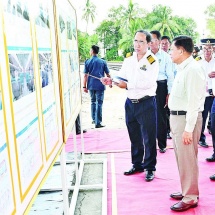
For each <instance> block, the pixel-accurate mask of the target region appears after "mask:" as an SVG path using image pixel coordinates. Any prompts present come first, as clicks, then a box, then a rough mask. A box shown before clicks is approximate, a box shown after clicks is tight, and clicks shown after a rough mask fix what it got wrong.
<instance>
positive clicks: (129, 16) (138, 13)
mask: <svg viewBox="0 0 215 215" xmlns="http://www.w3.org/2000/svg"><path fill="white" fill-rule="evenodd" d="M144 14H145V11H144V10H143V9H141V8H140V7H139V5H138V4H137V3H133V2H132V0H128V7H127V8H125V7H123V10H122V19H121V26H122V27H123V28H128V27H129V24H130V22H131V21H134V20H135V19H137V18H143V16H144Z"/></svg>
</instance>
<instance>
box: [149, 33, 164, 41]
mask: <svg viewBox="0 0 215 215" xmlns="http://www.w3.org/2000/svg"><path fill="white" fill-rule="evenodd" d="M150 33H151V34H155V35H156V36H157V38H158V40H160V39H161V33H160V31H150Z"/></svg>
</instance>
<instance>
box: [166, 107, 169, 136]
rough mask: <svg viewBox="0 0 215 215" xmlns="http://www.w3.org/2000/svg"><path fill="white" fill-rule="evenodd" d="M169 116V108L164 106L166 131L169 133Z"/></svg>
mask: <svg viewBox="0 0 215 215" xmlns="http://www.w3.org/2000/svg"><path fill="white" fill-rule="evenodd" d="M169 118H170V109H169V108H168V107H166V129H167V133H168V134H169V133H170V123H169Z"/></svg>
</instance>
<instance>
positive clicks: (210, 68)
mask: <svg viewBox="0 0 215 215" xmlns="http://www.w3.org/2000/svg"><path fill="white" fill-rule="evenodd" d="M201 58H202V59H201V60H199V61H198V62H199V63H200V64H201V66H202V67H203V69H204V70H205V74H206V78H207V82H206V90H205V91H206V92H205V96H206V97H207V96H210V94H209V93H208V89H212V79H211V78H209V77H208V74H209V73H211V72H212V71H215V70H213V68H214V66H215V58H212V59H211V60H210V61H209V62H207V61H206V60H205V58H204V56H202V57H201Z"/></svg>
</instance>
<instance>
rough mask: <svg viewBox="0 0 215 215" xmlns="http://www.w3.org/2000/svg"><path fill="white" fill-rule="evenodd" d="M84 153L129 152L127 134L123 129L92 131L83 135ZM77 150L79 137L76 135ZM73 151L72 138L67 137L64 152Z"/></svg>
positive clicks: (79, 145) (79, 147)
mask: <svg viewBox="0 0 215 215" xmlns="http://www.w3.org/2000/svg"><path fill="white" fill-rule="evenodd" d="M83 135H84V146H85V153H108V152H120V151H130V148H131V146H130V141H129V137H128V132H127V130H125V129H115V130H107V129H95V130H94V129H93V130H89V131H87V133H84V134H83ZM76 138H77V148H78V151H80V150H81V135H77V136H76ZM72 151H73V137H72V135H70V136H69V138H68V140H67V143H66V152H72Z"/></svg>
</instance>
